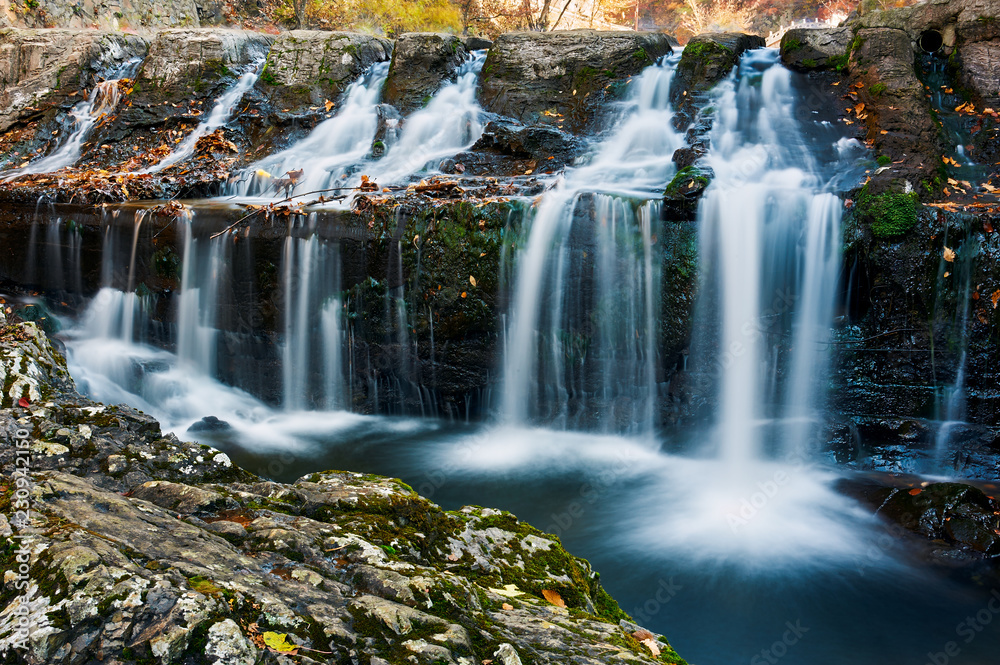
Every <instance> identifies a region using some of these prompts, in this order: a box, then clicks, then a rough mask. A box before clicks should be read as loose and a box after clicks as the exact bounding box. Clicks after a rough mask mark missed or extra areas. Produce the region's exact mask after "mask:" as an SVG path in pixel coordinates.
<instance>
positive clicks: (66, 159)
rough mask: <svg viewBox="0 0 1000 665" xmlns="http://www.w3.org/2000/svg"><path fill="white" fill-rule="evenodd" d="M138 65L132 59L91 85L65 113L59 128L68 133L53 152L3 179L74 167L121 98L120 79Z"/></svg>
mask: <svg viewBox="0 0 1000 665" xmlns="http://www.w3.org/2000/svg"><path fill="white" fill-rule="evenodd" d="M141 63H142V59H141V58H133V59H132V60H129V61H128V62H126V63H124V64H122V65H121V66H120V67H118V68H116V69H115V70H114V71H113V72H110V73H109V75H108V78H107V80H104V81H101V82H99V83H97V84H96V85H94V89H93V90H91V91H90V94H89V95H88V96H87V99H86V100H85V101H82V102H80V103H78V104H77V105H76V106H74V107H73V108H72V110H71V111H70V112H69V116H70V123H69V124H68V126H67V127H66V128H64V129H63V131H64V132H67V131H68V134H67V135H66V138H65V139H64V140H63V141H62V142H61V143H60V144H59V147H58V148H56V150H55V152H53V153H52V154H51V155H46V156H45V157H43V158H41V159H38V160H35V161H34V162H31V163H30V164H28V165H26V166H23V167H21V168H19V169H15V170H13V171H11V172H9V173H7V174H6V175H5V176H4V178H3V179H4V180H9V179H11V178H16V177H18V176H22V175H29V174H32V173H52V172H54V171H59V170H60V169H64V168H66V167H68V166H73V165H74V164H76V162H77V161H78V160H79V159H80V155H81V153H82V151H83V144H84V142H85V141H86V140H87V137H88V136H89V135H90V132H91V131H92V130H93V129H94V127H96V126H97V125H98V124H100V123H101V121H103V120H104V119H105V118H106V117H108V115H110V114H111V113H114V111H115V109H117V108H118V102H120V101H121V98H122V92H121V86H122V83H123V79H128V78H131V77H132V76H133V75H134V74H135V72H136V70H137V69H138V67H139V65H140V64H141Z"/></svg>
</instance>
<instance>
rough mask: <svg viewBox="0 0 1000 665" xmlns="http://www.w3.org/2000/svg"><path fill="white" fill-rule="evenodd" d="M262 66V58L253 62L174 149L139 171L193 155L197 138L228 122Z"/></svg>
mask: <svg viewBox="0 0 1000 665" xmlns="http://www.w3.org/2000/svg"><path fill="white" fill-rule="evenodd" d="M263 66H264V60H263V59H261V60H259V61H257V62H255V63H254V64H253V65H252V66H251V68H250V70H249V71H247V72H245V73H244V74H242V75H241V76H240V78H239V79H238V80H237V81H236V83H234V84H233V86H232V87H231V88H229V90H227V91H226V92H225V93H223V95H222V96H221V97H219V99H218V100H217V101H216V102H215V105H214V106H213V107H212V110H211V111H210V112H209V114H208V117H207V118H205V119H204V120H202V121H201V122H200V123H198V126H197V127H195V128H194V130H193V131H192V132H191V133H190V134H188V135H187V136H185V137H184V140H183V141H181V142H180V144H179V145H178V146H177V148H176V149H174V150H173V151H172V152H171V153H170V154H169V155H167V156H166V157H165V158H164V159H162V160H160V161H159V162H157V163H156V164H153V165H152V166H149V167H147V168H145V169H143V170H142V171H140V173H158V172H159V171H162V170H163V169H165V168H169V167H171V166H173V165H174V164H179V163H181V162H183V161H184V160H186V159H187V158H189V157H190V156H191V155H193V154H194V151H195V149H196V148H197V146H198V140H199V139H201V138H202V137H203V136H208V135H209V134H211V133H212V132H214V131H215V130H217V129H219V128H221V127H225V126H226V123H228V122H229V118H230V117H231V116H232V115H233V112H234V111H235V110H236V107H237V105H239V103H240V100H242V99H243V95H245V94H246V93H247V92H249V91H250V88H252V87H253V86H254V84H255V83H257V78H258V77H259V76H260V72H261V69H262V68H263Z"/></svg>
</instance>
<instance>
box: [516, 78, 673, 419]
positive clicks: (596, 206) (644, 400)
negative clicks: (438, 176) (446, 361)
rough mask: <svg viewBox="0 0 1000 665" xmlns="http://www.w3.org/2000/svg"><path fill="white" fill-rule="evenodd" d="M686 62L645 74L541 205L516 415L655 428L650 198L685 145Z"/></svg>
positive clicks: (520, 309)
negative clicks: (675, 111) (586, 155)
mask: <svg viewBox="0 0 1000 665" xmlns="http://www.w3.org/2000/svg"><path fill="white" fill-rule="evenodd" d="M676 61H677V58H672V59H669V60H667V61H665V62H663V63H659V64H657V65H654V66H651V67H649V68H647V69H646V70H645V71H644V72H643V73H642V74H641V75H640V76H638V77H637V79H636V80H635V81H633V83H632V86H631V88H630V95H629V98H628V100H627V102H626V103H625V105H624V108H623V109H622V113H621V117H620V118H619V120H618V123H617V125H616V127H615V129H614V130H613V131H612V132H610V134H609V135H608V137H607V138H606V139H605V140H604V141H603V142H601V143H600V144H599V145H597V146H596V147H595V149H594V151H593V156H592V159H591V163H590V164H588V165H586V166H582V167H579V168H576V169H572V170H570V171H569V172H568V173H567V174H566V175H565V178H564V179H563V180H562V181H561V182H560V183H558V184H557V185H556V187H555V188H554V189H552V190H551V191H549V192H548V193H546V194H545V195H544V196H543V198H542V199H541V201H540V202H539V203H537V204H536V205H535V206H534V207H533V209H532V210H531V211H530V213H529V215H530V218H529V220H528V223H529V228H530V230H529V231H528V235H527V238H526V239H525V242H524V244H523V245H522V249H521V250H520V251H519V252H518V255H517V257H516V262H517V267H516V274H515V279H514V294H513V298H512V305H511V308H510V322H509V325H508V326H507V330H506V338H505V339H506V349H507V350H506V353H505V358H504V367H503V381H504V387H503V395H502V403H501V405H500V410H501V418H502V419H503V420H504V421H505V422H507V423H509V424H524V423H526V422H530V421H533V420H543V421H547V422H549V423H551V424H555V425H558V426H560V427H580V426H593V425H596V426H597V427H598V428H599V429H602V430H606V431H630V432H638V433H644V434H650V433H651V432H652V427H653V422H654V410H655V398H656V366H657V365H656V349H657V347H658V344H659V340H658V335H659V324H658V321H659V309H658V303H659V300H660V281H661V265H660V260H659V254H658V253H657V252H656V251H655V250H654V246H655V243H656V237H657V226H658V225H659V223H660V221H659V218H660V207H659V203H658V201H647V202H641V201H642V200H643V199H653V198H659V196H660V195H662V188H663V187H664V186H665V185H666V183H667V182H668V181H669V179H670V177H671V176H672V175H673V173H674V171H675V167H674V164H673V162H672V161H671V157H672V155H673V153H674V151H675V150H676V149H677V148H680V147H681V146H682V145H683V144H684V141H683V137H682V136H681V135H680V134H678V133H676V132H675V131H673V130H672V129H671V127H672V125H671V117H672V112H671V110H670V104H669V100H668V94H669V91H670V81H671V79H672V75H673V71H674V67H675V65H676ZM637 200H638V202H637ZM593 414H596V416H594V415H593ZM595 417H596V422H592V421H593V420H594V419H595Z"/></svg>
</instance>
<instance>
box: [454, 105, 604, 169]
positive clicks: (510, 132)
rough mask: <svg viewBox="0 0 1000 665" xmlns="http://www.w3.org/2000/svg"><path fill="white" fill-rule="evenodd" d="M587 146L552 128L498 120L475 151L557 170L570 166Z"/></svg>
mask: <svg viewBox="0 0 1000 665" xmlns="http://www.w3.org/2000/svg"><path fill="white" fill-rule="evenodd" d="M584 147H585V144H584V142H583V141H582V140H580V139H578V138H577V137H575V136H573V135H572V134H569V133H567V132H564V131H562V130H559V129H557V128H555V127H552V126H550V125H527V126H525V125H522V124H521V123H519V122H515V121H513V120H510V119H507V118H503V117H498V118H496V119H494V120H491V121H489V122H488V123H486V126H485V127H484V128H483V135H482V136H481V137H480V138H479V140H478V141H476V143H475V145H473V146H472V152H480V151H486V152H493V153H496V154H500V155H507V156H510V157H514V158H517V159H529V160H536V161H539V162H548V163H547V164H546V166H547V167H550V168H554V169H558V168H562V167H564V166H566V165H568V164H570V163H571V162H572V161H573V159H575V158H576V156H577V155H579V154H580V153H581V152H582V151H583V149H584Z"/></svg>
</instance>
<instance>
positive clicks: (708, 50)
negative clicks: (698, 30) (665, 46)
mask: <svg viewBox="0 0 1000 665" xmlns="http://www.w3.org/2000/svg"><path fill="white" fill-rule="evenodd" d="M714 55H726V56H730V57H731V56H733V55H735V52H734V51H733V50H732V49H731V48H729V47H728V46H726V45H725V44H720V43H718V42H713V41H700V42H689V43H688V45H687V46H685V47H684V53H683V55H682V56H681V57H683V58H707V57H711V56H714Z"/></svg>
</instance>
